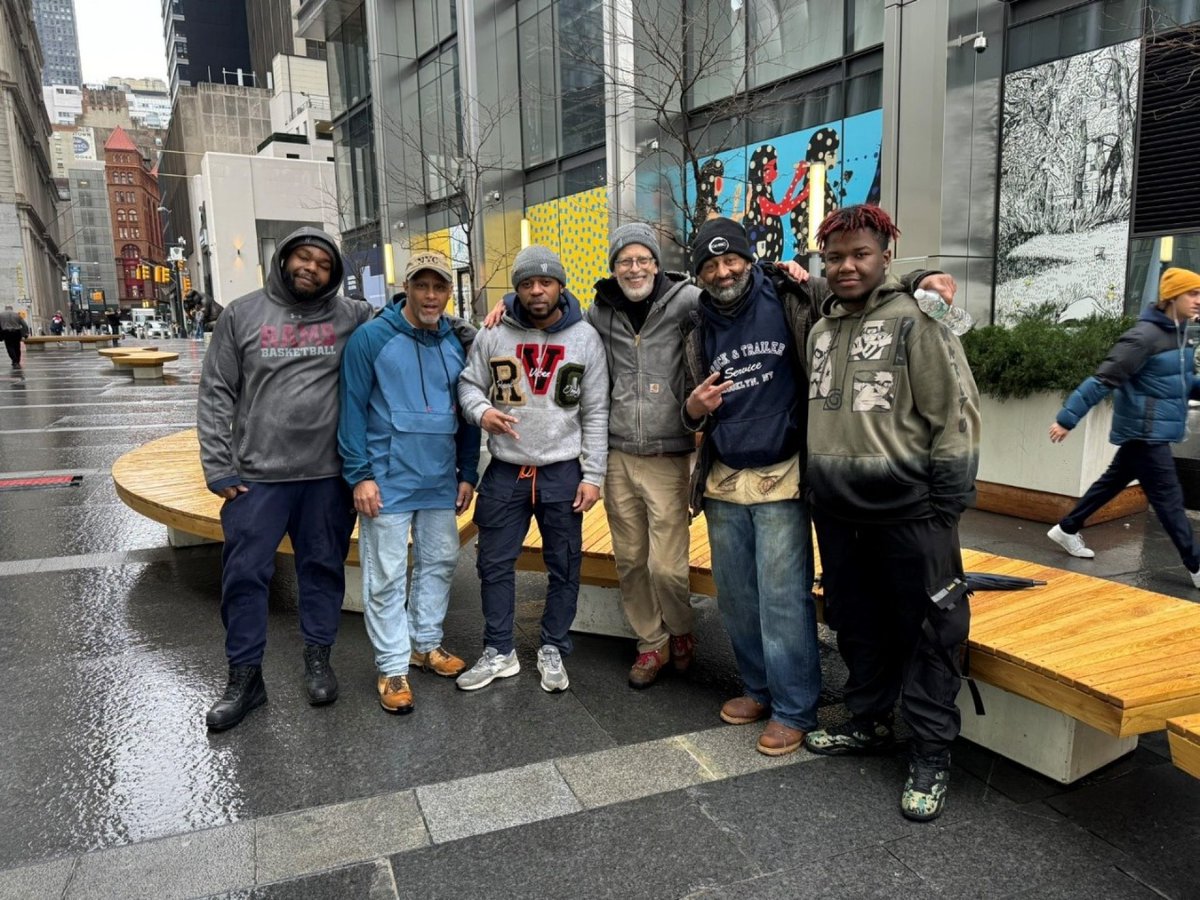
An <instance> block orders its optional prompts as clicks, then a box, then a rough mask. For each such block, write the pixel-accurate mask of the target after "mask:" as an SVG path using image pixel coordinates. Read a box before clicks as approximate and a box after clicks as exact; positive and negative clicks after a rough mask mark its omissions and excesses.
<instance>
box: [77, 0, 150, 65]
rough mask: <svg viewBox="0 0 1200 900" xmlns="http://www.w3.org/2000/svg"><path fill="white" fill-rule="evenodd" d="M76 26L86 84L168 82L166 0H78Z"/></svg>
mask: <svg viewBox="0 0 1200 900" xmlns="http://www.w3.org/2000/svg"><path fill="white" fill-rule="evenodd" d="M116 11H119V12H120V15H114V14H113V13H114V12H116ZM75 24H76V27H77V28H78V30H79V55H80V56H81V57H82V60H81V61H82V67H83V80H84V81H86V82H93V81H100V82H103V81H105V80H107V79H108V78H111V77H113V76H114V75H116V76H120V77H123V78H161V79H162V80H163V81H166V80H167V56H166V51H165V50H164V48H163V20H162V0H75Z"/></svg>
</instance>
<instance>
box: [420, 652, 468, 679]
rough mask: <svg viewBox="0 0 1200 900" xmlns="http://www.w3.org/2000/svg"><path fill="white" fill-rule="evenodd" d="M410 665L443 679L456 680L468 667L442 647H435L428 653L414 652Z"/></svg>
mask: <svg viewBox="0 0 1200 900" xmlns="http://www.w3.org/2000/svg"><path fill="white" fill-rule="evenodd" d="M408 664H409V665H410V666H416V667H417V668H418V669H424V670H425V671H426V672H433V673H434V674H435V675H441V676H442V677H443V678H454V677H455V676H456V675H459V674H461V673H462V671H463V670H464V669H466V667H467V664H466V663H465V662H463V661H462V660H461V659H459V658H458V657H457V656H455V655H454V654H453V653H447V652H446V651H445V650H444V649H442V648H441V647H434V648H433V649H432V650H430V651H429V652H428V653H422V652H421V651H420V650H414V651H413V652H412V655H411V656H409V658H408Z"/></svg>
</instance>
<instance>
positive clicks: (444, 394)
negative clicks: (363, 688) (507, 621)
mask: <svg viewBox="0 0 1200 900" xmlns="http://www.w3.org/2000/svg"><path fill="white" fill-rule="evenodd" d="M452 277H453V273H452V270H451V267H450V261H449V260H448V259H446V257H445V256H443V255H442V254H440V253H435V252H422V253H417V254H414V255H413V257H412V258H411V259H410V260H409V263H408V267H407V270H406V274H405V279H404V293H403V294H401V295H399V296H398V297H397V298H396V302H394V303H393V304H392V305H391V306H389V307H387V308H386V309H384V311H383V312H382V313H381V314H380V315H379V317H378V318H376V319H375V320H373V321H371V322H369V323H367V324H366V325H364V326H363V327H362V328H360V329H359V330H358V331H357V332H355V334H354V336H353V337H352V338H351V339H350V343H349V344H348V345H347V347H346V354H345V359H344V360H343V362H342V389H341V398H342V412H341V421H340V423H339V425H338V447H339V448H340V450H341V453H342V459H343V460H344V461H345V465H344V468H343V472H344V474H345V477H346V481H347V482H348V483H349V484H350V485H351V486H352V487H353V488H354V508H355V509H356V510H358V514H359V526H358V527H359V541H358V552H359V557H360V559H361V562H362V579H363V612H364V616H365V618H366V623H367V633H368V634H369V635H370V637H371V644H372V645H373V646H374V647H375V664H376V667H377V668H378V670H379V678H378V685H377V686H378V689H379V704H380V706H382V707H383V708H384V709H385V710H386V711H387V712H390V713H401V714H403V713H409V712H412V709H413V694H412V688H411V686H410V685H409V683H408V670H409V666H410V665H415V666H420V667H422V668H425V669H427V670H429V671H432V672H434V673H436V674H438V675H442V676H445V677H453V676H455V675H458V674H459V673H460V672H462V670H463V669H465V668H466V663H465V662H463V661H462V660H461V659H459V658H458V657H457V656H455V655H453V654H451V653H448V652H446V650H445V649H443V647H442V622H443V621H444V619H445V618H446V608H447V606H448V605H449V602H450V579H451V577H452V576H453V574H454V566H455V563H456V562H457V560H458V525H457V523H456V521H455V516H456V515H457V514H458V513H462V512H464V511H465V510H466V508H467V507H468V506H469V505H470V504H471V496H472V494H473V492H474V489H475V483H476V482H477V481H478V480H479V478H478V475H477V472H476V470H477V468H478V466H479V437H480V431H479V429H478V428H477V427H475V426H473V425H469V424H467V422H466V421H465V420H464V419H463V418H462V416H461V415H460V414H459V409H458V387H457V383H458V376H459V375H460V374H461V373H462V370H463V368H464V367H465V366H466V360H467V350H468V349H469V346H470V342H471V339H472V338H473V337H474V329H472V328H471V327H470V326H469V325H465V323H464V327H465V329H466V331H465V333H461V334H459V333H456V332H455V328H454V327H453V324H452V322H451V320H450V318H449V317H448V316H446V315H445V310H446V304H447V303H448V302H449V301H450V289H451V284H452ZM410 532H411V534H412V549H413V574H412V590H411V592H408V591H406V586H405V582H406V580H407V575H408V538H409V534H410ZM406 607H407V608H406Z"/></svg>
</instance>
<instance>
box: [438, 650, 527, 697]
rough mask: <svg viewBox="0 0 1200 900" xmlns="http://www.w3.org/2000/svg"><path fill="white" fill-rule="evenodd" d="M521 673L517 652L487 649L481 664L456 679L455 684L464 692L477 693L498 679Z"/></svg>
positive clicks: (480, 660)
mask: <svg viewBox="0 0 1200 900" xmlns="http://www.w3.org/2000/svg"><path fill="white" fill-rule="evenodd" d="M520 671H521V663H520V661H519V660H518V659H517V651H516V650H510V651H509V652H508V653H501V652H500V651H499V650H497V649H496V648H495V647H487V648H485V649H484V651H483V656H481V657H479V662H477V663H475V665H473V666H471V668H469V669H467V671H465V672H463V673H462V674H461V675H459V676H458V678H457V679H455V682H454V683H455V684H457V685H458V686H459V688H461V689H462V690H464V691H477V690H479V689H480V688H485V687H487V686H488V685H489V684H491V683H492V682H493V681H495V680H496V679H497V678H508V677H509V676H510V675H516V674H517V673H518V672H520Z"/></svg>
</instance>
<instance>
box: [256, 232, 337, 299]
mask: <svg viewBox="0 0 1200 900" xmlns="http://www.w3.org/2000/svg"><path fill="white" fill-rule="evenodd" d="M303 246H311V247H319V248H320V249H322V250H324V251H325V252H326V253H328V254H329V256H330V257H331V258H332V259H333V266H332V267H331V268H330V270H329V283H328V284H326V285H325V287H324V288H323V289H322V290H321V291H320V292H319V293H317V294H316V295H314V296H312V297H303V298H301V297H297V296H296V295H295V294H294V293H293V292H292V289H291V287H290V286H289V284H288V279H287V277H286V267H287V261H288V257H290V256H291V255H292V253H293V252H295V250H296V249H297V248H299V247H303ZM345 273H346V268H345V264H344V263H343V262H342V254H341V252H340V251H339V250H338V247H337V244H336V243H334V240H333V238H331V237H330V236H329V235H328V234H326V233H325V232H324V231H322V230H321V229H320V228H312V227H307V226H306V227H304V228H298V229H297V230H296V231H293V232H292V233H291V234H289V235H288V236H287V237H286V238H284V239H283V241H282V242H281V243H280V244H279V246H278V248H276V250H275V256H274V257H272V258H271V270H270V272H269V273H268V274H267V284H266V288H265V289H266V292H267V296H268V297H270V298H271V299H272V300H274V301H275V302H276V303H283V304H285V305H294V304H297V303H303V304H306V305H307V304H313V305H321V304H324V303H327V302H328V301H329V300H332V299H333V298H334V297H336V296H337V294H338V291H340V290H341V287H342V278H343V277H344V275H345Z"/></svg>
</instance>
